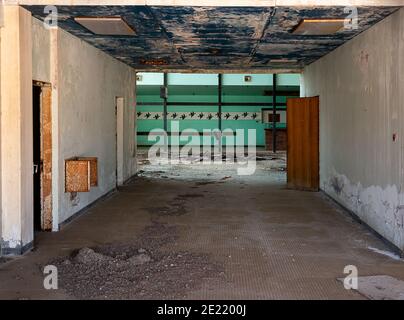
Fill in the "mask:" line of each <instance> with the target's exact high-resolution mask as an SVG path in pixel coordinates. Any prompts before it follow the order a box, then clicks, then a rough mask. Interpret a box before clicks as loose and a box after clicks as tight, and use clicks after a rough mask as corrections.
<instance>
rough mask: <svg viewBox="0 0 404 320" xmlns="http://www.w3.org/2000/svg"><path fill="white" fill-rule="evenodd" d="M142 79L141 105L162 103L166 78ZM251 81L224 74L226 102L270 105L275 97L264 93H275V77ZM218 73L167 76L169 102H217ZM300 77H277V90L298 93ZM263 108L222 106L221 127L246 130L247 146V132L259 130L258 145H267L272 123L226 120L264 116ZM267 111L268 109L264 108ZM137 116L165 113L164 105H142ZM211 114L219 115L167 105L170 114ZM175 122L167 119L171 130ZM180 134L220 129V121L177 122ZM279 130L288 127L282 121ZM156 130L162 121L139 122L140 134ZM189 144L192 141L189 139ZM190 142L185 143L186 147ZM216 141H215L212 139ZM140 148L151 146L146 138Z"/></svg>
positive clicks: (145, 75) (211, 109) (141, 138)
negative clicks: (246, 115)
mask: <svg viewBox="0 0 404 320" xmlns="http://www.w3.org/2000/svg"><path fill="white" fill-rule="evenodd" d="M139 75H140V76H141V80H140V81H138V84H137V101H138V102H143V103H145V102H162V99H160V86H161V85H162V84H163V75H162V74H158V73H141V74H139ZM251 76H252V81H251V82H244V75H238V74H228V75H223V82H222V83H223V94H222V101H223V102H254V103H260V102H263V103H268V102H272V96H265V95H264V91H265V90H272V81H273V80H272V75H268V74H260V75H251ZM217 79H218V76H217V74H169V75H168V101H169V102H170V101H175V102H217V85H216V83H217ZM299 82H300V78H299V75H278V84H279V87H278V90H280V92H281V91H282V90H295V91H298V90H299ZM277 102H278V103H282V102H286V97H285V96H282V95H281V93H280V96H279V97H278V99H277ZM262 108H264V107H262V106H257V107H255V106H254V107H253V106H223V107H222V128H223V130H224V129H227V128H230V129H233V130H236V129H243V130H245V141H244V144H247V131H246V130H248V129H255V130H256V134H257V135H256V139H257V145H258V146H264V145H265V136H264V129H265V128H268V127H270V126H271V125H270V124H265V123H262V121H261V119H259V120H225V118H224V115H225V114H226V113H227V112H232V113H234V112H241V113H243V112H250V113H254V112H256V113H257V114H259V116H261V109H262ZM265 108H268V107H265ZM278 109H279V110H285V107H278ZM136 111H137V113H139V112H141V113H142V114H144V113H148V112H162V111H163V106H162V105H159V106H152V105H142V106H137V108H136ZM191 111H193V112H195V113H198V112H212V114H216V113H217V111H218V107H217V106H168V112H169V113H172V112H175V113H178V114H181V113H184V112H191ZM172 121H174V120H168V128H169V130H170V124H171V122H172ZM178 121H179V128H180V131H182V130H184V129H189V128H193V129H196V130H198V132H202V131H203V129H217V128H218V120H217V119H212V120H199V119H198V120H192V119H185V120H178ZM277 127H286V123H285V122H282V123H280V124H278V125H277ZM155 128H163V119H162V118H160V119H157V120H156V119H138V121H137V132H149V131H150V130H152V129H155ZM188 141H189V140H188ZM188 141H182V142H181V144H185V143H187V142H188ZM212 141H213V140H212ZM137 143H138V145H151V144H153V142H151V141H148V137H147V136H141V135H138V136H137Z"/></svg>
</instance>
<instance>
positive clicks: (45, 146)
mask: <svg viewBox="0 0 404 320" xmlns="http://www.w3.org/2000/svg"><path fill="white" fill-rule="evenodd" d="M33 87H40V89H41V95H40V110H39V113H40V124H39V125H40V158H41V163H40V168H39V170H40V188H41V190H40V198H41V200H40V201H41V206H40V207H41V231H51V230H52V222H53V203H52V86H51V84H50V83H47V82H42V81H35V80H34V81H33Z"/></svg>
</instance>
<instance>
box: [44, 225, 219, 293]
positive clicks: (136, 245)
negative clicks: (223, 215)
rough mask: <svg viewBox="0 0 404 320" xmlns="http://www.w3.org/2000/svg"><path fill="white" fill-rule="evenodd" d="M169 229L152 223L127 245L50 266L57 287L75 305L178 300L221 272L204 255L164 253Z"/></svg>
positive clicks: (88, 251) (173, 234)
mask: <svg viewBox="0 0 404 320" xmlns="http://www.w3.org/2000/svg"><path fill="white" fill-rule="evenodd" d="M176 239H177V230H176V228H175V227H168V226H166V225H164V224H161V223H156V222H154V223H153V224H152V225H151V226H149V227H147V228H145V230H144V231H143V233H142V235H141V236H140V237H139V238H138V239H135V240H134V241H133V242H132V243H119V244H108V245H103V246H99V247H94V248H82V249H80V250H78V251H76V252H74V253H73V254H72V255H71V256H70V257H67V258H61V259H58V260H57V261H54V262H52V263H53V264H55V265H56V266H57V267H58V272H59V285H60V287H61V288H63V289H65V290H66V291H67V292H68V293H69V294H70V295H72V296H73V297H74V298H79V299H163V298H164V299H179V298H184V297H185V296H186V294H187V293H188V292H190V291H191V290H195V289H198V288H199V287H200V286H201V285H202V284H203V283H204V281H205V280H207V279H218V280H219V281H220V279H224V268H223V266H221V265H219V264H218V263H215V262H212V261H211V260H210V257H209V256H208V255H205V254H200V253H193V252H188V251H178V252H174V251H173V250H164V247H165V246H166V245H167V244H169V243H172V242H175V241H176Z"/></svg>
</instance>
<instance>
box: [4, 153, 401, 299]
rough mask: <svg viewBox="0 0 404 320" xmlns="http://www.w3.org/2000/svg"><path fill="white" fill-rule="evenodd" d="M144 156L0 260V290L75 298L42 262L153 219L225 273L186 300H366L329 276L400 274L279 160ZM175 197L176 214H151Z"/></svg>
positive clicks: (367, 236)
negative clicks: (50, 279)
mask: <svg viewBox="0 0 404 320" xmlns="http://www.w3.org/2000/svg"><path fill="white" fill-rule="evenodd" d="M142 163H143V167H142V168H141V169H142V171H141V174H140V175H139V177H138V178H135V179H134V180H133V181H132V182H131V183H129V184H127V185H125V186H124V187H122V188H120V190H119V192H116V193H114V194H113V195H111V196H110V197H109V198H108V199H106V200H103V201H102V202H99V203H98V204H97V205H95V206H94V207H92V208H91V209H89V210H88V211H87V212H86V213H85V214H84V215H82V216H81V217H79V218H77V219H75V220H74V221H73V222H72V223H70V224H69V225H68V226H66V227H65V228H64V229H63V230H62V231H61V232H58V233H40V234H38V235H37V236H36V244H35V250H34V251H32V252H30V253H28V254H26V255H24V256H23V257H19V258H15V259H12V260H11V261H7V262H4V263H2V264H0V298H1V299H33V298H38V299H47V298H54V299H59V298H68V299H74V298H75V297H74V296H71V295H69V294H68V293H67V292H66V291H65V290H64V289H63V288H61V289H59V290H55V291H48V290H44V289H43V286H42V281H43V275H42V273H41V266H43V265H45V264H47V263H48V262H49V261H51V260H52V259H54V258H55V257H59V256H67V255H69V254H70V253H71V252H72V251H73V250H75V249H79V248H82V247H93V246H99V245H102V244H106V243H114V242H126V241H131V239H132V238H134V237H136V236H137V235H139V234H140V233H141V232H142V230H144V229H145V227H147V226H149V225H150V224H151V223H152V221H158V222H159V223H166V224H167V225H168V226H173V227H175V228H176V230H178V238H177V239H176V240H175V241H172V242H169V243H166V244H164V245H163V247H164V248H163V250H165V251H170V250H171V251H172V250H174V251H181V250H187V251H189V252H195V253H203V254H206V255H208V256H209V257H210V260H212V261H214V262H215V263H218V264H220V265H221V266H223V269H224V276H223V277H220V278H210V279H209V278H207V279H203V281H201V283H200V285H199V286H198V287H197V288H193V289H192V290H188V291H184V292H183V297H184V298H187V299H364V297H363V296H362V295H360V294H359V293H357V292H356V291H348V290H345V289H344V287H343V285H342V284H341V283H340V282H338V281H337V280H336V279H337V278H340V277H343V276H344V274H343V269H344V267H345V266H346V265H355V266H357V267H358V270H359V275H360V276H367V275H390V276H393V277H395V278H397V279H401V280H404V263H403V261H402V260H395V259H392V258H391V257H388V256H385V255H383V254H380V253H377V252H374V251H372V250H370V249H369V248H378V249H380V250H385V251H387V250H388V248H387V247H386V246H385V244H384V243H383V242H382V241H380V240H379V239H378V238H377V237H375V236H374V235H373V234H372V233H370V232H369V231H368V230H367V229H365V228H364V227H363V226H361V225H360V224H358V223H356V222H354V221H353V220H352V218H351V217H349V216H348V215H347V214H346V213H345V212H343V211H342V210H341V209H340V208H338V207H336V206H335V204H334V203H332V202H331V201H330V200H328V199H327V198H326V197H325V196H324V195H323V194H322V193H311V192H301V191H294V190H288V189H286V188H285V180H286V173H285V172H284V171H283V170H282V168H284V160H282V159H280V160H279V159H278V160H272V161H259V162H257V165H258V168H257V171H256V173H255V175H253V176H237V174H236V171H235V168H234V166H231V165H200V164H199V165H197V164H195V165H178V166H175V167H169V166H151V165H148V164H145V161H143V162H142ZM178 196H180V197H182V198H181V199H182V201H183V202H182V203H183V208H182V209H183V210H182V211H181V212H178V214H164V212H162V213H160V214H159V212H158V210H162V209H161V208H162V207H165V206H169V204H170V203H172V201H173V199H176V198H178ZM159 208H160V209H159ZM163 211H164V210H163Z"/></svg>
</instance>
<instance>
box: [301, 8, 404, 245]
mask: <svg viewBox="0 0 404 320" xmlns="http://www.w3.org/2000/svg"><path fill="white" fill-rule="evenodd" d="M302 79H303V84H302V95H304V96H314V95H319V96H320V180H321V188H322V189H323V190H324V191H325V192H326V193H328V194H329V195H331V196H332V197H333V198H334V199H336V200H337V201H338V202H340V203H341V204H343V205H344V206H345V207H347V208H348V209H350V210H351V211H353V212H354V213H355V214H356V215H358V217H359V218H360V219H362V220H363V221H364V222H366V223H367V224H368V225H369V226H371V227H372V228H373V229H375V230H376V231H377V232H378V233H379V234H381V235H382V236H384V237H385V238H386V239H388V240H389V241H391V242H392V243H394V244H395V245H396V246H397V247H399V248H400V249H401V250H404V189H403V187H404V163H403V160H404V157H403V156H404V136H403V134H404V90H403V89H404V9H401V10H399V11H398V12H396V13H394V14H393V15H391V16H390V17H388V18H387V19H385V20H383V21H382V22H380V23H378V24H377V25H375V26H374V27H372V28H371V29H369V30H368V31H366V32H364V33H362V34H361V35H359V36H358V37H356V38H355V39H353V40H352V41H350V42H348V43H346V44H345V45H343V46H342V47H340V48H338V49H336V50H335V51H333V52H332V53H330V54H329V55H327V56H325V57H324V58H322V59H320V60H319V61H317V62H315V63H313V64H311V65H309V66H308V67H306V68H305V70H304V73H303V76H302Z"/></svg>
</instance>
